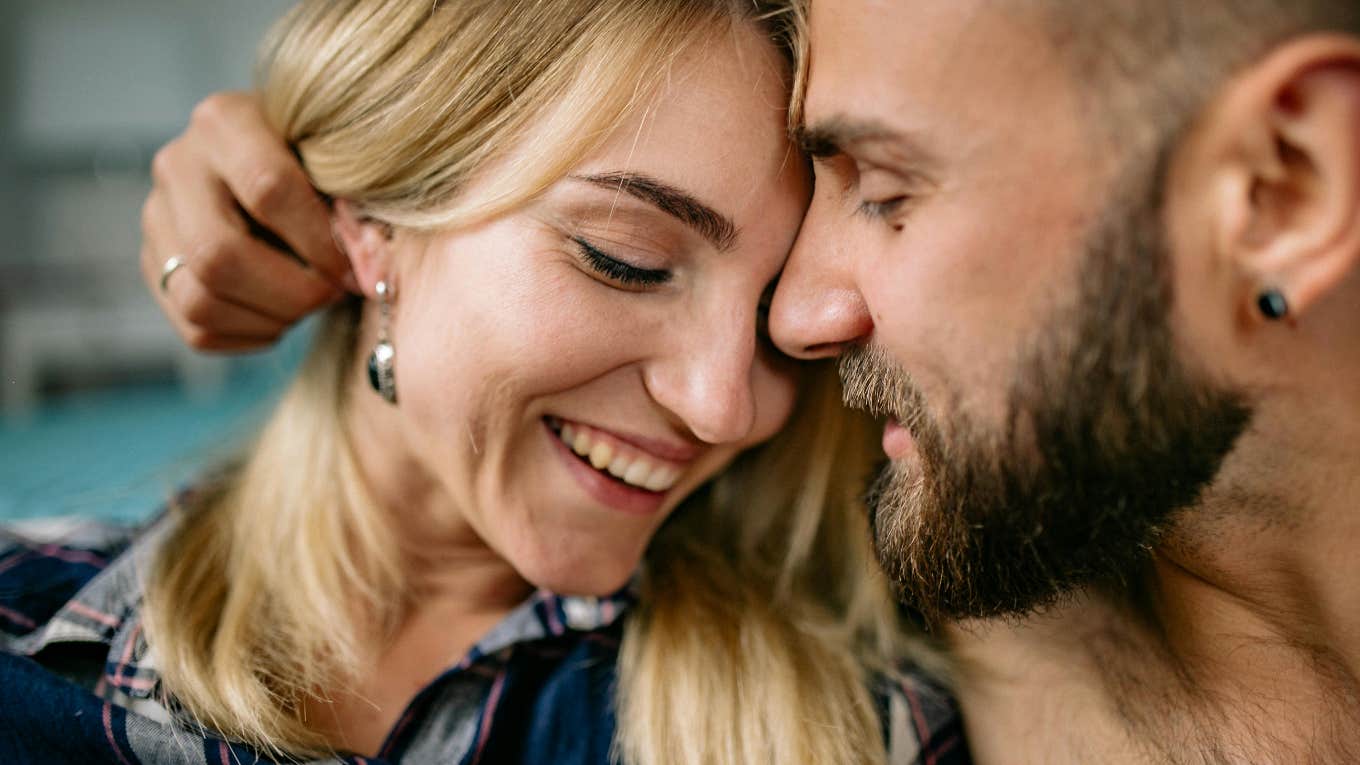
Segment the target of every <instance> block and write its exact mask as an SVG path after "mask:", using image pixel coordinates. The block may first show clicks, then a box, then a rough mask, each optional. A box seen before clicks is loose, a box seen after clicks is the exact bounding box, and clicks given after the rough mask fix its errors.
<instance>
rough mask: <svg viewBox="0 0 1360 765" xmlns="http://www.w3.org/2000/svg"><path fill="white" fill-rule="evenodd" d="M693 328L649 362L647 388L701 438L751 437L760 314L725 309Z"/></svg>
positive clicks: (718, 440) (714, 441)
mask: <svg viewBox="0 0 1360 765" xmlns="http://www.w3.org/2000/svg"><path fill="white" fill-rule="evenodd" d="M688 329H689V330H690V331H689V332H688V333H687V336H686V337H684V338H683V340H682V341H681V342H678V343H676V344H675V345H674V346H673V349H672V350H669V351H667V352H665V353H664V354H663V355H661V356H659V357H657V358H656V359H655V360H654V361H653V362H652V363H651V364H649V365H648V366H647V367H646V368H645V370H644V373H643V374H644V382H645V384H646V386H647V390H648V391H649V392H650V393H651V395H652V397H653V398H654V399H656V401H657V402H658V403H660V404H661V405H662V406H663V407H665V408H666V409H667V410H668V411H670V412H671V414H672V415H673V416H675V417H676V418H677V419H678V420H679V421H680V422H681V423H683V425H684V426H685V427H686V428H688V429H689V431H690V432H691V433H693V434H694V436H695V437H696V438H698V439H699V440H701V441H704V442H706V443H710V444H725V443H734V442H738V441H741V440H743V439H745V438H747V437H748V436H749V435H750V434H751V430H752V429H753V428H754V427H755V420H756V400H755V392H754V390H753V382H754V375H753V369H752V366H753V365H754V364H755V360H756V333H755V317H754V314H753V315H752V316H750V317H746V318H745V319H737V318H736V317H734V316H733V315H732V314H731V313H730V312H722V315H719V316H715V317H714V320H713V321H707V322H702V325H698V324H695V325H691V326H690V327H689V328H688Z"/></svg>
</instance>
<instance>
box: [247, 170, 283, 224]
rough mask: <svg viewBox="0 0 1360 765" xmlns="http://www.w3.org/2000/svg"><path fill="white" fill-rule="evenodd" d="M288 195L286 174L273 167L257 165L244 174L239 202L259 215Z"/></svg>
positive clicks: (279, 203)
mask: <svg viewBox="0 0 1360 765" xmlns="http://www.w3.org/2000/svg"><path fill="white" fill-rule="evenodd" d="M287 195H288V176H287V174H285V173H283V172H281V171H280V170H279V169H277V168H274V167H267V166H265V167H257V168H254V169H253V170H251V171H250V172H249V174H248V175H247V176H246V182H245V183H244V184H243V185H242V188H241V204H242V206H244V207H245V208H246V209H247V210H249V211H250V212H251V213H253V214H255V215H257V216H259V215H260V214H261V213H267V212H269V211H271V210H275V209H277V208H278V207H279V206H280V205H281V204H282V203H283V200H284V199H285V198H286V197H287Z"/></svg>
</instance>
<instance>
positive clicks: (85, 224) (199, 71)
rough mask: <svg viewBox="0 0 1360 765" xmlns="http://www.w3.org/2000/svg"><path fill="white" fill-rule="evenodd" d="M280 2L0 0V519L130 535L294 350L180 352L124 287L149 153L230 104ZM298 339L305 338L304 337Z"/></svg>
mask: <svg viewBox="0 0 1360 765" xmlns="http://www.w3.org/2000/svg"><path fill="white" fill-rule="evenodd" d="M288 5H290V3H288V2H286V1H285V0H225V1H224V0H217V1H212V0H120V2H118V3H108V2H105V1H104V0H4V2H3V4H0V7H3V8H4V12H5V23H4V24H0V229H2V230H3V231H4V236H3V237H0V522H4V521H7V520H14V519H20V518H33V517H39V516H51V515H70V514H81V515H91V516H101V517H108V518H113V519H118V520H123V521H136V520H139V519H143V518H145V517H147V516H148V515H149V514H150V513H152V512H154V511H155V510H156V508H157V507H158V506H159V505H160V503H162V502H163V501H164V499H165V498H166V497H167V496H168V495H169V493H170V492H171V491H172V490H173V489H174V488H175V487H177V486H182V485H184V484H185V483H187V482H189V481H191V480H192V478H193V476H194V474H195V473H196V472H197V471H198V470H200V469H202V466H204V465H205V464H207V463H210V462H211V461H213V460H214V459H217V458H219V457H220V456H221V455H223V454H226V453H229V452H230V450H231V449H233V448H234V447H236V446H238V445H240V444H241V443H242V442H243V441H244V440H245V439H246V438H248V437H249V435H250V434H251V432H252V430H253V428H254V427H255V424H256V423H257V422H258V421H259V418H260V417H261V416H262V415H263V414H264V413H265V412H267V410H268V406H269V403H270V402H271V401H272V400H273V399H274V397H275V395H276V394H277V392H278V391H279V389H280V386H281V385H282V384H283V382H284V381H286V380H287V378H288V377H289V376H290V374H291V370H292V369H293V368H294V365H295V363H296V360H297V358H298V357H299V356H300V353H301V347H302V346H303V345H304V344H305V338H303V337H301V336H300V333H294V335H295V336H293V337H291V338H290V339H289V341H288V342H286V343H285V344H284V347H282V348H279V349H275V350H273V351H271V352H269V353H267V354H263V355H256V356H250V357H238V358H217V357H208V356H202V355H199V354H195V353H192V352H190V351H188V350H187V349H185V348H184V347H183V346H182V345H181V344H180V343H179V341H178V339H177V338H176V337H175V335H174V333H173V332H172V331H171V329H170V327H169V325H168V324H167V323H166V322H165V320H164V319H163V318H162V317H161V315H160V312H159V310H158V309H157V308H156V306H155V303H154V301H153V300H152V299H151V297H150V295H149V294H147V292H146V291H145V289H144V288H143V287H142V284H141V277H140V275H139V271H138V248H139V242H140V231H139V213H140V208H141V204H142V200H143V199H144V198H145V196H146V193H147V191H148V189H149V188H150V179H149V166H150V162H151V157H152V155H153V154H154V152H155V150H156V149H157V148H158V147H159V146H161V145H162V144H164V143H165V142H166V141H168V140H170V139H171V138H173V137H174V136H175V135H177V134H178V133H179V132H180V131H181V130H182V129H183V127H184V125H185V123H186V121H187V120H188V116H189V112H190V110H191V109H192V107H193V105H194V104H195V103H197V102H198V101H199V100H200V99H201V98H202V97H203V96H205V95H207V94H209V93H211V92H213V91H216V90H221V89H228V88H232V89H241V88H248V87H249V85H250V81H251V68H252V63H253V59H254V55H255V49H256V47H257V45H258V42H259V40H260V38H261V37H262V36H263V34H264V31H265V29H266V28H267V27H268V25H269V23H270V22H271V21H272V20H273V19H275V18H276V17H277V16H279V15H280V14H281V13H282V12H283V11H284V10H285V9H286V8H287V7H288ZM302 334H305V333H302Z"/></svg>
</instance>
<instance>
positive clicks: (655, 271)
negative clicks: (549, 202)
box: [571, 236, 671, 287]
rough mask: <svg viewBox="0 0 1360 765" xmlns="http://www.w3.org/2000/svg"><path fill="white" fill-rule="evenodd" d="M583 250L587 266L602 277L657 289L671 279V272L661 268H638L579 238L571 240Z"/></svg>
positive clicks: (621, 282) (575, 237)
mask: <svg viewBox="0 0 1360 765" xmlns="http://www.w3.org/2000/svg"><path fill="white" fill-rule="evenodd" d="M571 240H572V241H573V242H575V243H576V245H577V246H578V247H580V248H581V256H582V257H583V258H585V261H586V265H588V266H590V267H591V268H592V269H594V270H595V271H596V272H598V273H599V274H600V275H601V276H604V277H606V278H608V279H611V280H613V281H616V282H618V283H620V284H626V285H629V286H633V287H655V286H657V285H661V284H665V283H666V282H668V281H670V279H671V272H670V271H666V270H664V269H659V268H638V267H637V266H632V265H629V264H627V263H624V262H623V261H621V260H618V259H616V258H612V257H610V256H608V255H606V254H604V253H603V252H601V251H600V250H599V249H598V248H596V247H595V246H594V245H592V244H591V243H590V242H587V241H586V240H585V239H582V238H581V237H579V236H574V237H572V238H571Z"/></svg>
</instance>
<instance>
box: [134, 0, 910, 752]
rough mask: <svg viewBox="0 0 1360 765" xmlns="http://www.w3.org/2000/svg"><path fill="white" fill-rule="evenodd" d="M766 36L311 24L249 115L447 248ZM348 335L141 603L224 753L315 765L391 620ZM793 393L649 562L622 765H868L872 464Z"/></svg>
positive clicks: (764, 25)
mask: <svg viewBox="0 0 1360 765" xmlns="http://www.w3.org/2000/svg"><path fill="white" fill-rule="evenodd" d="M781 11H788V8H783V9H781V8H776V7H769V4H767V3H765V2H753V1H752V0H459V2H435V3H431V2H430V0H401V1H394V0H384V1H383V2H376V1H375V0H309V1H308V2H304V3H302V4H301V5H299V6H298V7H296V8H295V9H294V10H293V11H292V12H291V13H290V14H289V15H288V16H286V17H285V18H284V19H283V20H282V21H281V22H280V23H279V24H278V25H277V26H276V28H275V30H274V31H273V33H272V35H271V37H270V39H269V41H268V43H267V45H266V49H265V50H266V52H265V57H264V59H263V61H264V64H263V67H262V88H261V97H262V99H263V104H264V107H265V111H266V113H267V115H268V116H269V118H270V120H271V121H272V123H273V125H274V126H275V127H276V128H277V129H278V131H279V132H280V133H281V134H282V135H283V136H285V137H286V139H287V140H288V142H289V143H290V144H291V145H292V146H294V147H295V149H296V150H297V152H298V154H299V156H300V157H301V158H302V161H303V163H304V165H305V167H306V169H307V171H308V173H309V174H310V175H311V178H312V180H313V182H314V183H315V185H316V186H317V188H318V189H320V190H321V191H323V192H324V193H326V194H328V195H331V196H333V197H339V198H345V199H349V200H352V201H353V202H355V203H356V204H357V205H358V206H359V207H360V208H361V209H362V210H363V211H364V212H365V213H366V214H368V215H371V216H373V217H375V218H378V219H381V220H383V221H386V222H388V223H390V224H392V225H395V226H399V227H409V228H413V229H423V230H429V229H434V228H442V227H452V226H458V225H464V224H466V223H469V222H472V221H475V220H479V219H483V218H485V217H487V216H493V215H496V214H497V213H500V212H504V211H507V210H509V209H512V208H514V207H515V206H517V205H520V204H522V203H524V202H525V201H527V200H529V199H531V198H533V197H534V196H535V195H536V194H538V193H540V192H542V191H543V190H544V189H546V188H547V187H548V186H549V185H550V184H552V183H553V182H555V181H556V180H558V179H559V178H561V177H562V176H563V175H565V174H566V173H567V172H568V171H569V170H570V169H571V168H572V167H573V166H574V165H576V164H577V163H579V162H580V161H582V160H583V159H584V158H585V157H586V156H588V155H589V154H590V152H591V151H592V150H593V149H595V148H596V147H597V146H599V145H600V144H601V143H602V141H603V140H604V139H605V138H606V137H607V136H608V135H609V134H610V132H611V130H612V129H613V128H615V127H616V126H617V125H618V124H620V122H621V121H622V120H623V118H625V117H626V116H627V115H628V114H629V113H630V112H631V111H632V110H633V109H635V108H636V107H638V105H639V104H641V103H642V102H643V101H644V100H645V99H646V98H647V97H649V95H650V94H652V93H654V92H655V90H656V86H657V85H658V84H659V83H660V82H662V81H663V78H664V77H665V75H666V73H667V70H668V67H669V66H670V65H671V64H672V63H673V62H674V61H675V60H676V59H677V57H679V56H681V55H683V54H685V53H686V52H687V51H692V50H695V49H696V46H701V45H705V44H713V40H714V39H718V38H720V37H721V36H722V35H724V34H730V33H731V31H732V29H733V28H734V26H733V25H734V24H741V23H752V24H757V25H759V27H760V28H761V29H762V30H764V32H765V33H766V34H767V35H768V36H770V37H771V39H772V40H773V42H774V44H776V45H778V46H779V47H780V48H781V49H782V50H784V51H786V52H791V51H794V50H796V46H797V45H798V41H799V40H800V39H801V38H800V37H799V36H798V34H797V30H796V23H795V22H796V20H797V18H798V17H797V16H796V15H793V14H791V13H785V12H781ZM791 58H792V56H791ZM526 145H529V146H531V148H532V150H533V152H532V157H531V158H530V159H531V160H532V161H525V160H524V159H523V153H522V149H523V148H524V147H525V146H526ZM517 151H520V153H519V154H517V153H516V152H517ZM517 157H519V158H518V159H517ZM506 162H509V163H512V165H513V164H514V163H518V166H515V167H513V168H512V170H511V171H510V172H507V173H500V174H498V175H499V176H500V177H503V178H505V179H506V180H505V181H504V182H503V183H502V184H501V186H499V187H494V188H492V189H491V190H490V191H489V192H488V193H486V194H478V195H477V197H478V198H477V199H465V198H463V196H460V191H462V190H463V189H464V188H465V187H466V186H467V184H468V182H469V180H470V179H471V178H472V177H473V176H474V175H476V174H477V173H478V172H479V171H481V170H484V169H485V168H487V167H489V166H491V165H492V164H493V163H506ZM359 315H360V312H359V311H358V310H357V309H356V307H355V306H354V305H349V306H345V307H341V308H337V309H334V310H333V311H332V313H331V314H330V315H329V317H328V318H327V320H326V322H325V326H324V327H323V329H322V331H321V332H320V334H319V336H318V338H317V340H316V342H315V345H314V347H313V350H312V353H311V355H310V356H309V358H308V360H307V362H306V363H305V364H304V367H303V369H302V371H301V372H300V374H299V376H298V378H297V380H296V381H295V382H294V384H293V385H292V386H291V388H290V389H289V390H288V392H287V393H286V394H285V395H284V398H283V399H282V401H281V402H280V403H279V405H278V407H277V409H276V411H275V413H274V415H273V416H272V418H271V420H270V421H269V423H268V424H267V425H266V427H265V429H264V431H263V433H262V434H261V436H260V438H259V440H258V442H257V443H256V445H255V447H254V448H253V449H252V450H251V451H250V452H249V454H248V456H247V457H246V458H245V459H243V461H242V462H241V463H240V464H239V465H238V466H236V467H235V468H233V469H231V470H229V471H228V472H227V473H226V474H225V476H224V479H223V480H221V481H219V482H217V483H216V484H215V488H211V489H209V490H205V491H203V492H201V493H200V494H199V495H198V496H197V497H196V498H195V499H193V500H191V501H190V502H188V503H187V506H186V507H184V508H182V511H183V512H182V513H181V514H180V516H179V518H178V520H177V524H176V526H175V528H174V529H173V531H172V532H171V537H170V538H169V539H167V540H166V542H165V546H164V548H163V549H164V551H165V552H164V554H162V555H160V556H158V558H157V560H156V563H155V566H154V568H153V570H152V571H151V573H150V576H149V580H148V586H147V611H146V613H147V624H148V635H149V639H150V640H151V642H152V645H153V647H154V650H155V652H156V656H157V661H158V663H159V664H158V665H159V667H160V670H161V673H162V676H163V679H164V687H165V688H166V689H167V691H168V693H169V695H170V696H172V697H173V698H174V700H175V701H176V703H178V704H179V705H181V706H182V707H183V708H184V709H185V710H187V711H188V712H189V713H190V714H192V715H193V716H195V717H196V718H197V719H198V720H200V721H201V722H202V723H203V724H204V725H206V726H209V727H211V728H213V729H215V730H217V731H219V732H221V733H222V734H224V735H226V736H229V737H231V738H233V739H237V740H240V741H243V742H246V743H249V744H253V745H255V746H258V747H262V748H265V749H267V750H272V751H275V752H283V753H287V754H290V755H309V754H316V753H322V752H326V751H329V747H328V742H327V741H326V740H325V738H324V736H323V735H322V734H321V733H319V732H318V731H317V730H316V729H315V728H313V727H311V726H309V725H308V723H307V720H306V719H304V716H303V710H304V706H305V704H306V703H307V702H308V700H313V704H314V700H315V699H317V696H318V694H319V693H321V692H322V690H323V689H328V688H329V689H335V688H337V687H344V685H345V684H346V683H348V682H350V681H352V680H353V679H354V677H355V676H356V674H357V672H358V670H359V669H360V668H361V667H362V666H363V663H364V661H365V656H364V655H363V650H362V646H364V645H368V644H370V643H369V642H366V639H368V640H370V641H371V640H372V639H378V640H380V639H381V637H382V635H383V634H384V632H385V631H386V630H390V629H391V628H392V627H393V626H394V625H395V624H397V623H398V622H399V621H400V619H401V618H402V615H403V613H404V612H405V609H406V608H408V607H409V600H407V598H406V597H405V596H406V595H407V593H406V591H405V582H404V580H403V573H402V565H401V562H400V560H399V555H398V552H397V546H396V544H395V539H394V535H393V533H392V531H391V529H390V528H389V527H388V524H387V519H386V517H385V516H384V514H383V512H382V511H381V510H379V509H378V507H377V506H376V505H375V504H374V502H373V501H372V500H371V499H370V498H369V496H368V495H367V493H366V491H365V489H364V487H363V485H362V482H361V480H360V474H361V473H360V470H359V466H358V463H357V460H356V457H355V454H354V451H353V448H352V440H351V436H350V434H349V433H348V432H347V431H346V425H345V418H344V417H343V416H342V414H341V413H342V412H344V411H346V407H347V405H348V402H347V398H348V396H349V384H350V381H351V380H352V378H351V376H350V374H349V373H350V371H351V370H352V369H353V363H354V359H355V343H356V332H357V326H358V323H359ZM808 378H809V379H808V380H807V382H806V384H805V385H804V388H803V390H802V393H801V395H800V400H799V404H798V407H797V410H796V411H795V413H794V415H793V417H792V418H791V421H790V425H789V427H787V428H786V429H785V430H784V431H782V432H781V433H780V434H779V435H778V436H776V437H775V438H774V439H773V440H772V441H771V442H769V443H768V444H766V445H764V446H762V447H760V448H758V449H755V450H752V451H750V452H748V453H746V454H745V455H743V456H742V457H741V458H740V459H739V460H738V462H737V463H736V464H734V465H733V466H732V467H731V468H729V469H728V470H727V471H725V472H724V473H723V474H722V475H721V476H719V477H718V478H717V479H715V480H714V481H713V482H712V484H711V485H710V486H709V487H708V488H707V489H706V490H705V491H703V492H701V493H700V494H699V495H697V496H695V497H693V498H691V499H690V500H689V501H687V502H686V503H685V504H684V506H682V507H681V508H680V509H679V510H678V511H677V512H676V514H675V516H674V517H673V518H672V519H671V521H670V522H668V523H667V525H666V526H665V527H663V529H662V530H661V531H660V532H659V533H658V535H657V536H656V538H655V539H654V540H653V541H652V543H651V545H650V546H649V548H648V552H647V554H646V558H645V560H644V564H643V571H642V577H641V589H642V592H641V598H640V604H639V605H638V606H637V607H636V608H635V609H634V610H633V611H632V613H631V614H630V615H629V616H628V617H627V622H626V624H625V628H624V640H623V644H622V646H621V649H620V664H619V674H618V692H617V709H618V732H617V736H616V752H617V754H618V755H619V756H620V758H621V759H622V760H623V761H624V762H627V763H630V764H633V765H652V764H653V763H655V764H657V765H660V764H661V763H705V764H707V763H731V764H732V765H737V764H739V763H740V764H743V765H744V764H745V763H752V762H781V763H782V762H790V763H860V762H881V761H882V760H883V759H884V756H885V755H884V746H883V740H882V732H881V731H882V728H881V726H880V722H879V718H878V715H877V713H876V711H875V706H874V704H873V703H872V701H871V696H870V693H869V691H868V689H867V684H866V680H867V679H868V675H869V673H870V672H871V671H873V670H876V669H883V670H888V669H891V665H892V664H893V663H894V662H896V661H899V660H901V658H902V657H903V656H904V655H905V654H906V653H908V652H909V651H911V650H912V644H911V643H910V641H909V639H908V638H907V636H906V634H905V633H904V632H903V630H902V627H901V624H900V621H899V619H898V616H897V613H896V610H895V606H894V603H893V598H892V596H891V592H890V589H889V586H888V584H887V583H886V581H885V579H884V578H883V577H882V576H881V574H880V573H879V572H878V569H877V567H876V565H875V564H874V561H873V556H872V551H871V549H870V546H869V531H868V528H867V522H866V520H865V518H864V516H863V512H862V510H860V509H859V503H858V501H857V494H858V490H859V486H860V484H861V481H863V480H864V478H865V476H866V472H867V469H868V465H869V460H870V459H871V454H872V451H871V450H872V441H871V439H870V437H869V435H868V433H869V430H868V428H866V427H865V425H866V423H865V422H864V421H863V420H861V419H860V418H859V416H858V415H854V414H851V413H848V412H846V411H845V410H843V409H842V408H841V406H840V403H839V392H838V387H837V384H836V380H835V374H834V370H833V369H832V368H830V367H829V366H826V365H822V366H820V367H815V368H811V369H810V371H809V374H808ZM356 599H357V601H358V608H357V609H356V607H355V601H356Z"/></svg>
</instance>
